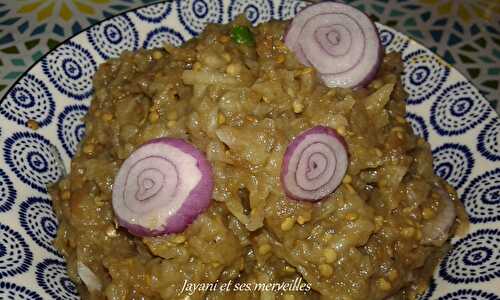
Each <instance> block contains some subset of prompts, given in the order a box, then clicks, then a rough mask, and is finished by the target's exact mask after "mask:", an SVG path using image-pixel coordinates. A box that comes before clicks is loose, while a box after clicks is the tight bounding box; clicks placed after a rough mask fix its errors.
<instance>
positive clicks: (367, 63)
mask: <svg viewBox="0 0 500 300" xmlns="http://www.w3.org/2000/svg"><path fill="white" fill-rule="evenodd" d="M285 44H286V45H287V46H288V47H289V48H290V49H291V50H292V51H293V52H294V53H295V55H296V56H297V59H298V60H299V61H300V62H301V63H303V64H304V65H307V66H312V67H314V68H316V70H317V71H318V72H319V75H320V77H321V79H322V80H323V81H324V83H325V84H326V85H327V86H329V87H343V88H352V87H358V86H363V85H364V84H366V83H367V82H369V81H370V80H371V79H372V78H373V77H374V76H375V75H376V73H377V70H378V67H379V65H380V63H381V61H382V56H383V48H382V45H381V43H380V39H379V36H378V32H377V28H376V27H375V24H374V23H373V22H372V21H371V20H370V19H369V18H368V16H366V15H365V14H364V13H363V12H361V11H360V10H358V9H356V8H354V7H352V6H349V5H347V4H343V3H337V2H331V1H325V2H322V3H319V4H315V5H311V6H309V7H307V8H306V9H304V10H302V11H301V12H300V13H299V14H298V15H297V16H295V18H294V19H293V21H292V22H291V24H290V26H289V28H288V31H287V33H286V36H285Z"/></svg>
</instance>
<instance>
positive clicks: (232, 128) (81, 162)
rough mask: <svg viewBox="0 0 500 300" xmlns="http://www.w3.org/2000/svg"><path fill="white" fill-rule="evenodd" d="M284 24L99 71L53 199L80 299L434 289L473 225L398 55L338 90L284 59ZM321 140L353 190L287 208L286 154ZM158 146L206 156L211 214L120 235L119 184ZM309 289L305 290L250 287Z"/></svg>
mask: <svg viewBox="0 0 500 300" xmlns="http://www.w3.org/2000/svg"><path fill="white" fill-rule="evenodd" d="M236 23H237V24H238V25H240V26H247V24H245V22H244V21H243V20H241V19H238V20H237V21H236ZM286 25H287V23H286V22H269V23H266V24H263V25H260V26H258V27H256V28H252V29H251V31H252V33H253V35H254V39H255V43H250V44H244V43H235V42H233V41H232V40H231V38H230V32H231V28H232V27H233V26H235V24H234V23H233V24H229V25H209V26H208V27H207V29H206V30H205V32H204V33H203V34H202V35H201V36H200V37H199V38H197V39H194V40H192V41H190V42H188V43H186V44H185V45H183V46H182V47H180V48H175V47H172V46H169V45H166V46H165V48H164V49H156V50H139V51H137V52H133V53H132V52H124V53H123V54H122V55H121V56H120V57H119V58H117V59H111V60H109V61H107V62H106V63H104V64H102V65H101V66H100V67H99V70H98V72H97V74H96V75H95V79H94V88H95V94H94V99H93V100H92V103H91V106H90V110H89V113H88V115H87V116H86V117H85V124H86V136H85V139H84V141H83V142H82V144H81V145H80V147H79V150H78V152H77V154H76V156H75V157H74V158H73V161H72V163H71V173H70V174H69V175H68V176H67V177H65V178H63V179H62V180H61V181H59V182H58V183H57V184H55V185H54V186H53V187H52V188H51V194H52V198H53V200H54V207H55V211H56V213H57V216H58V218H59V230H58V235H57V239H56V242H55V243H56V246H57V248H58V249H59V250H60V251H61V253H62V254H63V255H64V256H65V257H66V259H67V262H68V270H69V275H70V277H71V278H72V279H73V280H74V281H75V282H76V283H77V285H78V287H79V291H80V294H81V296H82V298H83V299H112V300H118V299H120V300H122V299H185V300H186V299H191V300H194V299H236V298H237V299H241V300H244V299H263V300H268V299H269V300H270V299H285V300H291V299H296V300H299V299H335V300H346V299H352V300H355V299H372V300H377V299H386V298H389V297H392V298H391V299H414V298H415V296H416V295H417V294H418V293H421V292H423V291H424V290H425V288H426V284H427V281H428V279H429V277H430V274H431V273H432V269H433V267H434V265H435V264H436V261H437V259H438V258H439V256H440V255H441V254H442V253H444V251H446V249H447V248H446V244H447V243H446V241H447V240H448V239H449V238H450V236H451V235H452V234H453V232H454V231H455V229H456V227H457V224H458V223H460V222H459V221H458V222H457V215H459V216H461V215H462V211H461V208H460V207H459V204H458V203H459V202H458V201H457V198H456V194H455V192H454V191H453V190H452V189H451V188H450V187H449V186H448V185H447V184H446V183H444V182H443V181H442V180H441V179H440V178H439V177H437V176H436V175H435V174H434V173H433V169H432V157H431V150H430V147H429V145H428V144H427V143H426V142H425V141H424V140H423V139H421V138H419V137H417V136H415V135H414V134H413V132H412V130H411V127H410V125H409V124H408V123H407V122H406V121H405V119H404V115H405V97H406V94H405V92H404V90H403V88H402V86H401V82H400V80H399V78H400V75H401V72H402V68H403V66H402V62H401V58H400V56H399V54H396V53H390V54H386V55H385V57H384V60H383V63H382V66H381V68H380V70H379V72H378V74H377V76H376V78H375V79H374V80H373V81H372V82H371V83H370V84H369V85H368V86H366V87H365V88H361V89H357V90H350V89H340V88H327V87H326V86H325V85H323V84H322V83H321V82H320V81H319V80H318V78H317V76H316V73H315V70H313V69H312V68H308V67H304V66H303V65H301V64H300V63H299V62H298V61H297V60H296V58H295V57H294V55H293V53H291V52H290V51H289V50H288V49H287V48H286V47H285V46H284V44H283V41H282V39H283V33H284V30H285V27H286ZM316 125H324V126H329V127H332V128H335V129H336V130H337V131H338V132H339V133H340V134H341V135H343V137H344V138H345V140H346V142H347V144H348V151H349V159H350V163H349V168H348V171H347V175H346V176H345V177H344V179H343V182H342V184H341V185H340V186H339V187H338V188H337V190H336V191H335V192H334V193H332V194H331V195H329V196H328V197H327V198H325V199H323V200H322V201H319V202H317V203H308V202H300V201H294V200H291V199H287V198H286V197H285V195H284V192H283V188H282V187H281V184H280V170H281V163H282V158H283V154H284V151H285V149H286V147H287V145H288V143H289V142H290V141H291V140H292V139H293V137H294V136H296V135H297V134H298V133H300V132H301V131H303V130H305V129H307V128H310V127H313V126H316ZM159 137H176V138H182V139H185V140H187V141H189V142H190V143H192V144H194V145H195V146H196V147H197V148H199V149H201V150H202V151H204V153H205V154H206V156H207V158H208V160H209V161H210V163H211V165H212V167H213V170H214V177H215V191H214V193H213V199H214V201H213V203H212V205H211V206H210V208H209V209H208V210H207V211H206V212H205V213H203V214H201V215H200V216H198V218H197V219H196V220H195V222H194V223H193V224H191V225H190V226H189V227H188V229H186V230H185V232H183V233H181V234H175V235H166V236H159V237H149V238H138V237H134V236H131V235H130V234H128V233H127V232H126V230H123V229H122V228H118V227H117V226H116V223H115V219H114V216H113V209H112V206H111V191H112V184H113V181H114V177H115V175H116V173H117V171H118V169H119V167H120V165H121V163H122V162H123V161H124V160H125V159H126V158H127V157H128V156H129V155H130V153H131V152H132V151H134V150H135V149H136V148H137V147H138V146H140V145H141V144H143V143H145V142H147V141H149V140H151V139H154V138H159ZM458 220H460V218H458ZM298 281H300V282H301V283H302V284H306V283H307V284H308V285H307V287H310V288H307V287H306V288H302V289H301V290H300V289H278V290H266V289H263V288H255V287H256V286H258V284H266V283H269V284H280V283H281V284H283V283H289V285H288V286H293V284H295V283H297V282H298ZM188 283H190V284H212V287H213V286H221V285H223V284H224V283H226V284H227V285H229V284H230V285H231V288H228V289H226V290H225V291H220V290H217V289H213V288H212V289H209V288H205V290H201V289H197V290H196V291H189V290H186V284H188ZM236 285H237V286H248V287H250V290H249V291H248V290H246V289H241V290H237V289H235V288H234V287H235V286H236ZM199 286H200V285H198V287H199ZM183 287H184V288H183ZM227 290H229V291H227Z"/></svg>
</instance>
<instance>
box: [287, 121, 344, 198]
mask: <svg viewBox="0 0 500 300" xmlns="http://www.w3.org/2000/svg"><path fill="white" fill-rule="evenodd" d="M348 164H349V161H348V154H347V144H346V142H345V140H344V138H343V137H342V136H341V135H339V134H338V133H337V132H336V131H335V129H333V128H330V127H324V126H316V127H313V128H311V129H308V130H306V131H304V132H302V133H301V134H299V135H298V136H297V137H296V138H295V139H294V140H293V141H292V143H290V145H288V147H287V149H286V151H285V156H284V158H283V165H282V169H281V183H282V185H283V188H284V190H285V193H286V195H287V196H288V197H290V198H293V199H296V200H306V201H318V200H320V199H322V198H324V197H326V196H328V195H329V194H331V193H332V192H333V191H334V190H335V189H336V188H337V187H338V186H339V184H340V183H341V181H342V178H343V177H344V175H345V173H346V171H347V167H348Z"/></svg>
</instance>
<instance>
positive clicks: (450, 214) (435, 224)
mask: <svg viewBox="0 0 500 300" xmlns="http://www.w3.org/2000/svg"><path fill="white" fill-rule="evenodd" d="M437 194H438V195H439V196H440V197H441V202H440V204H439V205H440V209H439V213H438V214H437V215H436V216H435V217H434V218H432V219H431V220H429V221H427V222H426V223H424V227H423V229H422V233H423V239H422V244H424V245H434V246H441V245H443V244H444V243H445V242H446V240H447V239H448V238H449V237H450V235H451V228H452V226H453V224H455V219H456V218H457V212H456V209H455V204H453V201H452V199H451V197H450V195H449V194H448V192H446V191H445V190H444V189H443V188H441V187H439V188H438V189H437Z"/></svg>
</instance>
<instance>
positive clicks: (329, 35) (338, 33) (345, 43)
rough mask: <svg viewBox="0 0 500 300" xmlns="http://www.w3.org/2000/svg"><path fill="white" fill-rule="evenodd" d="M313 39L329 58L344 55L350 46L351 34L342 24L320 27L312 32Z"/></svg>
mask: <svg viewBox="0 0 500 300" xmlns="http://www.w3.org/2000/svg"><path fill="white" fill-rule="evenodd" d="M314 37H315V39H316V40H317V41H318V43H319V45H320V47H321V48H323V50H324V51H325V52H327V53H328V54H330V55H331V56H343V55H346V54H347V52H348V51H349V49H351V46H352V36H351V32H350V31H349V29H348V28H346V27H345V26H344V25H342V24H332V25H329V26H321V27H319V28H318V29H316V31H315V32H314Z"/></svg>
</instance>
